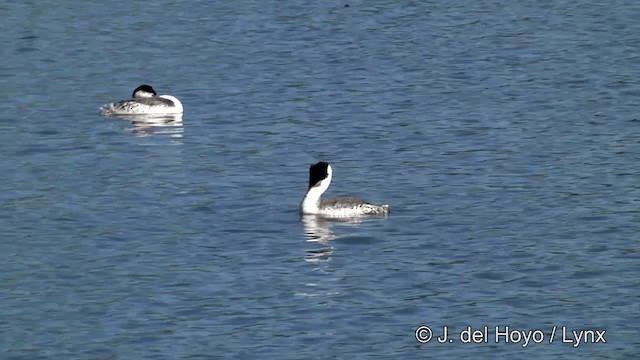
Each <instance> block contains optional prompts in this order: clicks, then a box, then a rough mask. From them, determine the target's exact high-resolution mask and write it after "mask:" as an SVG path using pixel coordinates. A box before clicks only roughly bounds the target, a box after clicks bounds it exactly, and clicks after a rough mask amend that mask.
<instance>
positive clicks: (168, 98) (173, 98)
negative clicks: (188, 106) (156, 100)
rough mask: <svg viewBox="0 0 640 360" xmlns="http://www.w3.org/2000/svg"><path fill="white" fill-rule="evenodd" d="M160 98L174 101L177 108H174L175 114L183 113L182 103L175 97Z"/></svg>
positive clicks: (163, 96) (165, 96) (162, 96)
mask: <svg viewBox="0 0 640 360" xmlns="http://www.w3.org/2000/svg"><path fill="white" fill-rule="evenodd" d="M160 97H161V98H164V99H167V100H171V101H173V103H174V104H175V108H174V110H173V112H175V113H182V112H183V108H182V103H181V102H180V100H178V98H176V97H175V96H171V95H160Z"/></svg>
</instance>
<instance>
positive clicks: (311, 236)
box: [302, 215, 336, 262]
mask: <svg viewBox="0 0 640 360" xmlns="http://www.w3.org/2000/svg"><path fill="white" fill-rule="evenodd" d="M302 224H303V225H304V232H305V234H306V235H307V241H308V242H311V243H316V244H318V247H316V248H314V249H308V250H306V251H305V256H304V260H305V261H307V262H323V261H329V260H330V259H331V255H333V246H330V245H329V241H331V240H334V239H336V236H335V235H334V234H333V229H332V227H333V224H332V223H330V222H329V221H327V220H326V219H323V218H321V217H318V216H316V215H303V216H302Z"/></svg>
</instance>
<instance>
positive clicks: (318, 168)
mask: <svg viewBox="0 0 640 360" xmlns="http://www.w3.org/2000/svg"><path fill="white" fill-rule="evenodd" d="M332 174H333V170H332V169H331V165H329V163H326V162H324V161H321V162H319V163H316V164H313V165H311V167H309V189H308V190H307V194H306V195H305V196H304V199H302V203H301V204H300V210H301V212H302V214H305V215H307V214H310V215H311V214H313V215H321V216H324V217H333V218H345V217H359V216H370V215H374V216H375V215H378V216H385V215H389V205H374V204H369V203H367V202H366V201H364V200H361V199H358V198H355V197H339V198H335V199H330V200H325V199H321V198H320V197H321V196H322V194H323V193H324V192H325V191H327V189H328V188H329V185H330V184H331V177H332Z"/></svg>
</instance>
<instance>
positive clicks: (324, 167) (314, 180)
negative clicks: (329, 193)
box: [309, 161, 333, 192]
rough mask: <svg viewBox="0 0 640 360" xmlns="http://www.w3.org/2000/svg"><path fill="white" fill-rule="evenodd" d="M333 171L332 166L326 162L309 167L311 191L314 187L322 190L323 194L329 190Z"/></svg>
mask: <svg viewBox="0 0 640 360" xmlns="http://www.w3.org/2000/svg"><path fill="white" fill-rule="evenodd" d="M332 174H333V170H332V169H331V165H329V163H326V162H324V161H320V162H319V163H316V164H313V165H311V166H310V167H309V189H311V188H313V187H319V188H321V189H322V190H321V191H322V192H324V191H325V190H327V188H328V187H329V184H331V177H332Z"/></svg>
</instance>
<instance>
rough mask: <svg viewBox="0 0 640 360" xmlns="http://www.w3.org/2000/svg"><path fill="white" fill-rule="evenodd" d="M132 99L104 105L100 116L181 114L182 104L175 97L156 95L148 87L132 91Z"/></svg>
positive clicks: (140, 87) (141, 86) (144, 86)
mask: <svg viewBox="0 0 640 360" xmlns="http://www.w3.org/2000/svg"><path fill="white" fill-rule="evenodd" d="M132 97H133V99H131V100H122V101H119V102H117V103H111V104H105V105H103V106H102V107H101V108H100V113H101V114H102V115H166V114H182V111H183V109H182V103H181V102H180V100H178V99H177V98H176V97H175V96H171V95H160V96H158V95H157V94H156V91H155V90H153V88H152V87H151V86H149V85H140V86H138V87H137V88H136V89H135V90H133V95H132Z"/></svg>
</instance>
